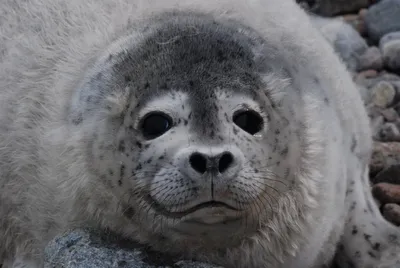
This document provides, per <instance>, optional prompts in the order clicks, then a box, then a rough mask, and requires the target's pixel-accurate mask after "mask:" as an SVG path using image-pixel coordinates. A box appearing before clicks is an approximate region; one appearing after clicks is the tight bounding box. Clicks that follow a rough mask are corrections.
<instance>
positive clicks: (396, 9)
mask: <svg viewBox="0 0 400 268" xmlns="http://www.w3.org/2000/svg"><path fill="white" fill-rule="evenodd" d="M349 2H351V1H349ZM399 18H400V0H381V1H379V2H377V3H376V4H374V5H372V6H371V7H370V8H369V9H368V10H367V12H366V13H365V16H364V20H365V27H366V29H367V33H368V36H369V38H371V39H372V40H373V41H374V42H376V43H377V42H379V40H380V39H381V38H382V36H384V35H385V34H387V33H390V32H395V31H400V19H399Z"/></svg>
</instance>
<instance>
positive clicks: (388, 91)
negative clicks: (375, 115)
mask: <svg viewBox="0 0 400 268" xmlns="http://www.w3.org/2000/svg"><path fill="white" fill-rule="evenodd" d="M395 96H396V89H395V88H394V86H393V85H392V84H391V83H389V82H386V81H380V82H379V83H377V84H376V85H375V86H374V87H373V88H372V90H371V102H372V103H373V104H374V105H375V106H378V107H381V108H386V107H388V106H389V105H390V104H392V103H393V100H394V98H395Z"/></svg>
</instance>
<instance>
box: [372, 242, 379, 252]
mask: <svg viewBox="0 0 400 268" xmlns="http://www.w3.org/2000/svg"><path fill="white" fill-rule="evenodd" d="M380 248H381V244H380V243H375V244H374V245H373V246H372V249H373V250H376V251H379V250H380Z"/></svg>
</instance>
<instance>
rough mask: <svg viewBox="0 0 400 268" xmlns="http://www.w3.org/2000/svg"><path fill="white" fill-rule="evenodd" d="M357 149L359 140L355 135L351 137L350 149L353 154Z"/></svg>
mask: <svg viewBox="0 0 400 268" xmlns="http://www.w3.org/2000/svg"><path fill="white" fill-rule="evenodd" d="M356 147H357V140H356V137H355V136H354V135H353V136H352V137H351V148H350V149H351V152H352V153H353V152H354V150H355V149H356Z"/></svg>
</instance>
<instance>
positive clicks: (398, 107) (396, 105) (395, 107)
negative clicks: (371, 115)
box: [393, 102, 400, 115]
mask: <svg viewBox="0 0 400 268" xmlns="http://www.w3.org/2000/svg"><path fill="white" fill-rule="evenodd" d="M393 109H394V110H395V111H396V112H397V114H399V115H400V102H399V103H397V104H395V105H394V106H393Z"/></svg>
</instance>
